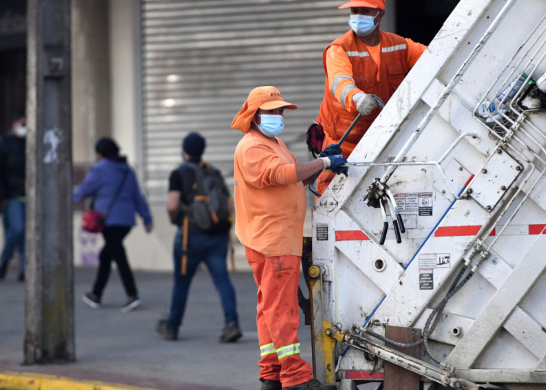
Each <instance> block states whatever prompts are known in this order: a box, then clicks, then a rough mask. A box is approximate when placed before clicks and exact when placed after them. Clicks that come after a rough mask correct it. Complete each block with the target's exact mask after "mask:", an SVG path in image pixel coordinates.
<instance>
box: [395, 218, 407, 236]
mask: <svg viewBox="0 0 546 390" xmlns="http://www.w3.org/2000/svg"><path fill="white" fill-rule="evenodd" d="M396 219H397V220H398V225H400V233H405V232H406V227H405V226H404V221H403V220H402V216H401V215H400V214H396Z"/></svg>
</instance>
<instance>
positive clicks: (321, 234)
mask: <svg viewBox="0 0 546 390" xmlns="http://www.w3.org/2000/svg"><path fill="white" fill-rule="evenodd" d="M317 241H328V224H327V223H317Z"/></svg>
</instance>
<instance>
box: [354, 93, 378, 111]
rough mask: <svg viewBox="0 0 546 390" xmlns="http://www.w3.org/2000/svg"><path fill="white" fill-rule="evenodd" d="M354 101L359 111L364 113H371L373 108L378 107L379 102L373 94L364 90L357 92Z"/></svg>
mask: <svg viewBox="0 0 546 390" xmlns="http://www.w3.org/2000/svg"><path fill="white" fill-rule="evenodd" d="M353 102H354V103H355V104H356V109H357V110H358V112H359V113H361V114H362V115H370V114H371V113H372V111H373V109H374V108H375V107H377V102H376V100H375V99H374V97H373V95H370V94H367V93H364V92H359V93H355V95H354V96H353Z"/></svg>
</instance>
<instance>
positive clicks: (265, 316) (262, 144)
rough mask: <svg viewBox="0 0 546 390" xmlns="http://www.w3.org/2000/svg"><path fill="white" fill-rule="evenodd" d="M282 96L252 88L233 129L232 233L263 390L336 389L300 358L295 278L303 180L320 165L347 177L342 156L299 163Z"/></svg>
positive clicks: (300, 239) (303, 202)
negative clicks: (237, 137)
mask: <svg viewBox="0 0 546 390" xmlns="http://www.w3.org/2000/svg"><path fill="white" fill-rule="evenodd" d="M285 108H286V109H289V110H295V109H296V108H297V107H296V106H295V105H293V104H291V103H287V102H285V101H283V99H282V97H281V94H280V92H279V90H278V89H277V88H275V87H258V88H255V89H254V90H252V91H251V92H250V94H249V95H248V99H247V100H246V101H245V103H244V104H243V108H242V109H241V111H239V113H238V114H237V116H236V117H235V119H234V120H233V123H232V124H231V127H232V128H233V129H236V130H240V131H242V132H243V133H245V135H244V137H243V138H242V139H241V141H239V144H238V145H237V149H236V151H235V211H236V216H237V218H236V223H235V234H236V235H237V237H238V238H239V240H240V241H241V243H242V244H243V245H244V246H245V248H246V249H245V250H246V257H247V260H248V262H249V263H250V266H251V267H252V269H253V270H254V279H255V280H256V285H257V287H258V306H257V311H258V315H257V317H256V322H257V325H258V338H259V341H260V353H261V356H262V357H261V360H260V363H259V366H260V367H261V370H260V381H261V382H262V387H261V388H262V389H267V390H281V388H282V389H290V390H300V389H317V390H335V389H336V387H335V386H328V385H323V384H321V383H320V382H318V381H317V380H315V379H313V370H312V368H311V365H310V364H309V363H307V362H306V361H305V360H303V359H302V358H301V357H300V343H299V340H298V337H297V334H298V327H299V307H298V281H299V273H300V261H301V254H302V249H303V248H302V246H303V221H304V218H305V210H306V197H305V190H304V184H305V183H306V180H305V179H308V178H309V177H311V176H313V175H314V174H316V173H317V172H320V171H321V170H323V169H329V170H331V171H332V172H334V173H335V174H340V173H344V174H345V175H347V171H348V169H347V167H343V166H341V165H342V164H344V163H346V161H347V160H345V158H344V157H342V156H339V155H334V156H329V157H324V158H319V159H317V160H315V161H311V162H308V163H298V161H297V160H296V158H295V157H294V155H293V154H292V153H290V152H289V151H288V149H287V147H286V145H285V144H284V143H283V142H282V141H281V140H280V139H279V138H277V136H278V135H279V134H280V133H281V131H282V129H283V128H284V117H283V111H284V109H285Z"/></svg>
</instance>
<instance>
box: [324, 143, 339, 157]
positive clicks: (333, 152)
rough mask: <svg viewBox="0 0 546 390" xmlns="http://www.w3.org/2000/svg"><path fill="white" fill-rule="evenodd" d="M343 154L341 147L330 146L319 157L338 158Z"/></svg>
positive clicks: (336, 145)
mask: <svg viewBox="0 0 546 390" xmlns="http://www.w3.org/2000/svg"><path fill="white" fill-rule="evenodd" d="M339 154H341V146H339V145H338V144H330V145H328V146H327V147H325V148H324V150H323V151H322V152H320V154H319V157H328V156H337V155H339Z"/></svg>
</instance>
